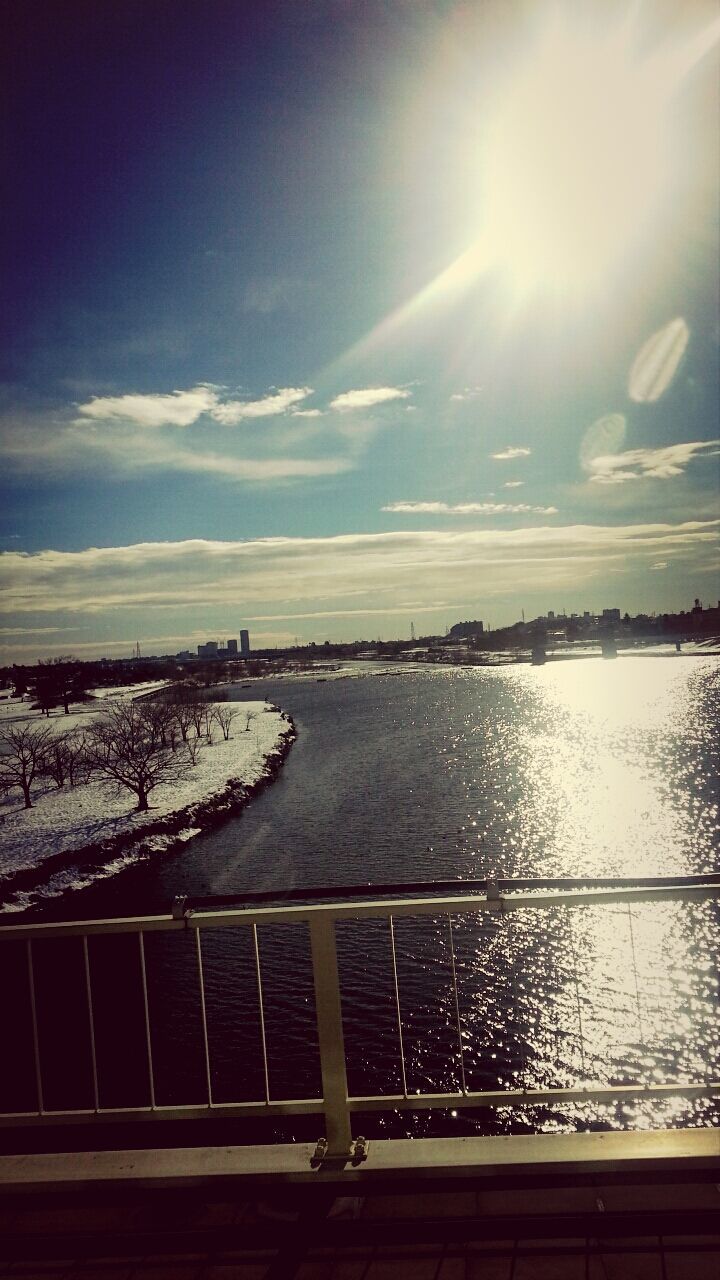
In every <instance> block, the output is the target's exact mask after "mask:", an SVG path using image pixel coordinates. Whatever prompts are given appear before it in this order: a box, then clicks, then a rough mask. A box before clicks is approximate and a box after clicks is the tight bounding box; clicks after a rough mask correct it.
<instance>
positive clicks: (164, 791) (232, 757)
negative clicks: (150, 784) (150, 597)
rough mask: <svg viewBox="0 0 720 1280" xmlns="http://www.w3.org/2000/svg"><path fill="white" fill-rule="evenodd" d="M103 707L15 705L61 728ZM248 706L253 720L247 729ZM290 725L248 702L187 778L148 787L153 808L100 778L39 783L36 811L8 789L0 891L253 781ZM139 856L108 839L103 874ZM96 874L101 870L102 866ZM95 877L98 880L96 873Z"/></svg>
mask: <svg viewBox="0 0 720 1280" xmlns="http://www.w3.org/2000/svg"><path fill="white" fill-rule="evenodd" d="M144 691H145V690H143V692H144ZM134 692H136V690H135V688H133V689H132V690H126V691H124V693H125V696H128V695H129V694H132V693H134ZM121 696H122V695H121ZM223 705H224V706H225V707H227V706H228V704H227V703H225V704H223ZM99 711H100V708H99V707H98V706H97V704H93V703H88V704H84V705H83V706H82V707H73V708H72V710H71V712H70V715H65V714H64V712H63V711H62V709H60V712H59V714H58V713H57V712H55V713H53V714H52V715H51V716H50V718H49V720H47V719H46V718H45V717H44V716H41V715H39V713H38V712H37V711H30V709H29V705H28V704H27V703H25V704H24V715H23V704H17V703H16V704H15V714H14V715H13V717H12V718H13V719H14V720H16V721H18V722H19V721H20V719H21V718H24V719H26V720H27V722H28V723H33V724H38V725H49V726H50V727H51V728H54V729H56V730H57V731H58V732H60V731H62V730H64V729H69V728H76V727H81V726H83V725H88V724H90V723H91V721H92V720H93V719H94V718H95V717H96V716H97V715H98V713H99ZM248 712H249V713H251V714H252V718H251V719H250V720H249V722H248V728H247V729H246V728H245V724H246V720H247V715H246V713H248ZM290 731H291V726H290V724H289V722H288V721H287V719H285V718H284V717H283V715H282V713H281V712H280V711H278V710H277V709H275V708H273V709H268V707H267V705H266V704H265V703H262V702H245V703H243V704H242V706H241V707H239V708H238V715H237V717H236V719H235V720H234V722H233V724H232V726H231V730H230V738H229V740H228V741H227V742H226V741H224V739H223V735H222V731H221V729H220V726H219V725H214V726H213V734H212V742H211V743H210V744H209V745H203V746H202V748H201V750H200V751H199V753H198V757H197V763H196V764H195V765H194V766H192V767H191V768H190V769H189V770H188V774H187V776H186V777H185V778H183V779H181V780H180V781H175V782H172V783H170V784H164V785H163V784H161V785H159V786H158V787H156V788H155V790H153V791H152V792H151V793H150V798H149V803H150V811H149V813H137V812H136V808H135V806H136V803H137V801H136V797H135V796H134V795H133V794H132V793H131V792H130V791H127V790H123V791H120V792H118V791H116V790H115V788H114V787H112V786H109V785H108V784H107V783H103V782H99V781H90V782H88V783H85V784H81V785H78V786H75V787H72V788H70V787H67V786H66V787H63V788H60V789H58V788H56V787H55V785H54V783H51V782H49V781H48V780H47V779H42V780H40V781H39V782H38V783H36V784H35V785H34V786H33V789H32V802H33V807H32V809H25V808H24V807H23V801H22V796H21V794H20V792H19V791H18V790H14V791H12V792H10V794H9V795H8V796H6V797H4V799H3V801H2V803H0V892H1V882H2V881H3V880H7V878H8V877H10V876H14V875H15V874H16V873H17V872H20V871H25V870H27V869H30V868H32V869H35V868H37V869H38V873H39V878H41V876H42V864H43V862H45V861H46V860H47V859H48V858H53V857H54V856H55V855H57V854H65V853H70V852H75V851H78V852H80V851H82V850H83V849H87V848H88V847H97V846H98V845H101V844H103V843H104V842H112V841H113V840H114V839H115V838H116V837H117V836H119V835H122V834H124V833H134V832H137V834H138V840H139V841H140V840H142V835H143V828H148V827H149V826H151V825H152V824H154V823H156V822H157V821H158V819H162V818H168V817H169V816H170V815H173V814H176V813H178V812H179V811H181V810H185V809H187V808H188V807H190V806H193V805H197V804H202V803H204V802H207V801H208V800H209V799H210V797H212V796H216V795H218V794H219V793H222V792H223V791H224V790H225V788H226V787H227V785H228V783H229V782H230V781H233V782H236V781H237V782H239V783H241V784H243V785H244V786H252V785H253V784H254V783H256V782H257V781H258V780H259V779H261V778H262V777H264V776H266V774H267V761H268V757H269V756H270V755H272V754H273V753H274V752H276V751H277V750H278V748H279V747H280V746H281V744H282V743H283V741H284V739H285V738H286V737H287V736H288V733H289V732H290ZM199 829H200V828H199V827H197V826H194V825H192V823H188V825H187V826H186V827H185V828H184V829H181V830H180V831H178V832H175V833H173V835H172V836H167V835H162V834H155V835H150V834H148V835H147V836H146V838H145V840H144V841H143V848H144V851H145V852H146V851H147V850H148V849H152V848H156V849H157V850H158V851H159V850H161V849H163V848H168V847H169V846H170V845H171V844H174V843H176V842H177V841H178V840H179V841H183V840H186V839H190V838H191V837H192V836H193V835H195V834H197V833H198V831H199ZM133 860H134V857H133V853H132V849H128V850H125V851H123V853H122V854H121V855H120V856H114V855H113V856H112V857H111V848H110V845H108V858H107V859H105V860H104V866H103V868H102V875H103V876H105V875H107V874H112V873H113V872H114V871H117V870H120V869H121V868H122V866H124V865H127V864H128V862H130V861H133ZM101 861H102V859H101ZM97 872H98V873H99V872H100V867H99V866H98V868H97ZM90 878H92V879H95V878H97V873H96V874H95V875H93V876H91V877H90ZM61 879H62V882H63V887H67V884H65V881H66V880H67V876H66V875H63V876H62V878H61ZM84 882H85V883H86V882H87V879H86V880H85V881H84ZM56 891H57V890H56ZM59 891H62V889H60V890H59ZM25 898H26V895H24V894H23V895H13V898H12V899H11V901H10V902H9V903H8V905H10V906H11V907H12V906H15V909H18V908H22V907H23V906H25V905H27V902H26V901H25ZM15 899H17V901H15Z"/></svg>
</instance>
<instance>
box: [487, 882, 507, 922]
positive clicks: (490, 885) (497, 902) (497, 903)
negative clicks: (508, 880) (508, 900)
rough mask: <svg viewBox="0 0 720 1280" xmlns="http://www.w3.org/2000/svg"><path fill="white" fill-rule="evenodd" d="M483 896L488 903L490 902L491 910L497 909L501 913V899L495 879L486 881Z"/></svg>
mask: <svg viewBox="0 0 720 1280" xmlns="http://www.w3.org/2000/svg"><path fill="white" fill-rule="evenodd" d="M485 897H486V898H487V901H488V903H490V904H491V906H492V908H493V910H495V911H499V912H500V913H501V914H502V909H503V900H502V898H501V896H500V890H499V889H498V886H497V881H495V880H488V881H487V883H486V886H485Z"/></svg>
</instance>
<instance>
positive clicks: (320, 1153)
mask: <svg viewBox="0 0 720 1280" xmlns="http://www.w3.org/2000/svg"><path fill="white" fill-rule="evenodd" d="M369 1146H370V1143H369V1142H368V1139H367V1138H355V1139H354V1140H353V1142H351V1144H350V1150H349V1151H347V1152H337V1151H330V1148H329V1145H328V1140H327V1138H319V1139H318V1141H317V1143H316V1144H315V1150H314V1151H313V1153H312V1156H311V1158H310V1164H311V1166H312V1168H313V1169H318V1168H319V1167H320V1166H321V1165H323V1164H346V1163H348V1162H349V1163H351V1164H354V1165H358V1164H362V1162H363V1160H367V1157H368V1148H369Z"/></svg>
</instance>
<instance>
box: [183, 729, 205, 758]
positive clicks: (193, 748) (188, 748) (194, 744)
mask: <svg viewBox="0 0 720 1280" xmlns="http://www.w3.org/2000/svg"><path fill="white" fill-rule="evenodd" d="M206 746H208V739H207V738H201V737H200V736H199V735H198V734H195V737H194V738H190V737H188V740H187V742H186V743H185V752H186V754H187V756H188V758H189V760H190V762H191V764H193V765H196V764H197V761H198V756H199V755H200V752H201V751H202V750H204V748H205V747H206Z"/></svg>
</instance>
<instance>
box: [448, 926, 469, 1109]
mask: <svg viewBox="0 0 720 1280" xmlns="http://www.w3.org/2000/svg"><path fill="white" fill-rule="evenodd" d="M448 930H449V933H450V961H451V964H452V980H453V997H454V999H455V1021H456V1023H457V1037H458V1053H459V1056H460V1084H461V1086H462V1091H463V1093H467V1085H466V1083H465V1062H464V1059H463V1041H462V1027H461V1025H460V1001H459V999H458V984H457V969H456V967H455V944H454V942H453V922H452V916H451V915H448Z"/></svg>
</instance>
